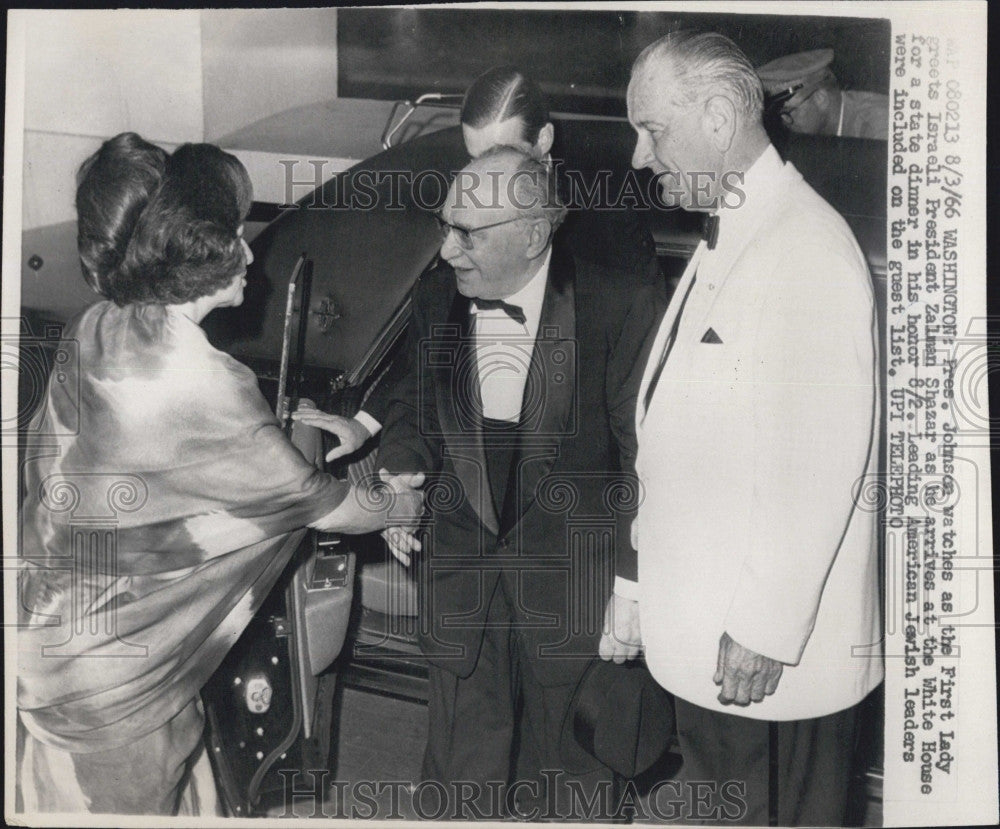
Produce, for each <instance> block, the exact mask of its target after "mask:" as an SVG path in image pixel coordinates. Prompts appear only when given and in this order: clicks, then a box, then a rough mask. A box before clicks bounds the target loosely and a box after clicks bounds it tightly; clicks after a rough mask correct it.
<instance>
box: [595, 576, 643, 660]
mask: <svg viewBox="0 0 1000 829" xmlns="http://www.w3.org/2000/svg"><path fill="white" fill-rule="evenodd" d="M641 649H642V636H641V634H640V632H639V603H638V602H636V601H633V600H632V599H626V598H623V597H622V596H616V595H615V594H614V593H612V594H611V598H610V599H608V606H607V607H606V608H605V610H604V630H603V632H602V633H601V643H600V644H599V645H598V646H597V652H598V654H600V657H601V659H604V660H608V659H610V660H611V661H612V662H615V663H616V664H618V665H621V664H622V663H623V662H624V661H625V660H627V659H635V658H636V657H637V656H638V655H639V651H640V650H641Z"/></svg>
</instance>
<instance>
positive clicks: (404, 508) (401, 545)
mask: <svg viewBox="0 0 1000 829" xmlns="http://www.w3.org/2000/svg"><path fill="white" fill-rule="evenodd" d="M378 475H379V478H380V479H381V480H382V481H383V482H384V483H387V484H388V485H389V486H390V487H392V491H393V492H394V493H395V495H396V502H395V504H393V507H392V509H391V510H390V511H389V522H388V524H389V525H388V526H387V527H386V529H384V530H383V531H382V538H384V539H385V543H386V544H387V545H388V547H389V550H390V551H391V552H392V554H393V555H394V556H395V557H396V559H397V560H398V561H399V563H400V564H402V565H403V566H404V567H409V566H410V554H411V553H415V552H419V551H420V546H421V545H420V540H419V539H418V538H417V537H416V535H414V532H415V531H416V528H417V524H418V522H419V521H420V516H421V515H422V514H423V511H424V493H423V492H421V491H420V490H419V489H417V487H420V486H422V485H423V483H424V475H423V473H422V472H417V473H416V474H412V475H405V474H404V475H390V474H389V472H388V470H386V469H380V470H379V471H378Z"/></svg>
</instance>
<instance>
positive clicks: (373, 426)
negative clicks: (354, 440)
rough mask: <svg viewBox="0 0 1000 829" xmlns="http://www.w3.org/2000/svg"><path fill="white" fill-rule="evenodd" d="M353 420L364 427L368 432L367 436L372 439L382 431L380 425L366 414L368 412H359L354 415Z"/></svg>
mask: <svg viewBox="0 0 1000 829" xmlns="http://www.w3.org/2000/svg"><path fill="white" fill-rule="evenodd" d="M354 419H355V420H356V421H358V423H360V424H361V425H362V426H364V427H365V428H366V429H367V430H368V434H370V435H371V436H372V437H375V435H377V434H378V433H379V432H381V431H382V424H381V423H379V422H378V421H377V420H376V419H375V418H374V417H372V416H371V415H370V414H368V412H365V411H360V412H358V413H357V414H356V415H354Z"/></svg>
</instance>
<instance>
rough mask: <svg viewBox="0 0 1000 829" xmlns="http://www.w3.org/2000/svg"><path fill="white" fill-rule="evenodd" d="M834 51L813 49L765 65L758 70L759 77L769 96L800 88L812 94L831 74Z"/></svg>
mask: <svg viewBox="0 0 1000 829" xmlns="http://www.w3.org/2000/svg"><path fill="white" fill-rule="evenodd" d="M831 63H833V49H812V50H811V51H808V52H796V53H795V54H794V55H785V56H784V57H780V58H777V59H776V60H772V61H770V62H769V63H765V64H764V65H763V66H761V67H759V68H758V69H757V76H758V77H759V78H760V81H761V83H762V84H764V91H765V92H766V93H767V94H768V95H777V94H779V93H781V92H784V91H785V90H788V89H791V88H792V87H795V86H798V87H801V88H803V91H805V90H806V89H808V90H809V91H810V92H811V91H812V89H815V88H816V86H818V85H819V83H820V82H821V81H822V80H823V79H824V78H826V77H827V76H828V75H829V74H830V69H829V66H830V64H831Z"/></svg>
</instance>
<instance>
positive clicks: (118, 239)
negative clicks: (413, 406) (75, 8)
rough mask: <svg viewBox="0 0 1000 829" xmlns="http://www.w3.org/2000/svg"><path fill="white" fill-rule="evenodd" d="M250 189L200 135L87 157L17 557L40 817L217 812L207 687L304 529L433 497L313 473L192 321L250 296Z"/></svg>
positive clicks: (24, 763) (361, 528)
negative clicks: (246, 234) (69, 281)
mask: <svg viewBox="0 0 1000 829" xmlns="http://www.w3.org/2000/svg"><path fill="white" fill-rule="evenodd" d="M251 199H252V189H251V185H250V180H249V178H248V176H247V173H246V170H245V169H244V168H243V165H242V164H240V162H239V161H238V160H237V159H236V158H235V157H233V156H232V155H229V154H228V153H225V152H223V151H222V150H220V149H219V148H217V147H214V146H211V145H208V144H188V145H184V146H182V147H180V148H179V149H177V150H176V151H175V152H174V153H173V154H172V155H167V153H165V152H164V151H163V150H161V149H159V148H158V147H155V146H154V145H152V144H150V143H148V142H146V141H144V140H143V139H142V138H140V137H139V136H137V135H135V134H134V133H124V134H122V135H119V136H116V137H115V138H112V139H110V140H108V141H106V142H105V143H104V145H103V146H102V147H101V148H100V150H98V152H97V153H95V155H94V156H93V157H91V158H90V159H88V160H87V161H86V162H85V163H84V164H83V166H82V168H81V171H80V175H79V177H78V187H77V196H76V205H77V212H78V220H79V233H78V246H79V253H80V262H81V265H82V268H83V274H84V277H85V279H86V280H87V282H88V284H89V285H90V286H91V287H92V288H93V289H94V290H95V291H96V292H98V293H99V294H100V295H101V296H102V297H103V298H104V299H103V300H101V301H98V302H96V303H95V304H94V305H92V306H90V307H89V308H87V309H86V310H85V311H84V312H83V313H82V314H81V315H80V316H79V317H78V318H76V319H75V320H74V321H72V322H71V323H70V324H69V325H68V326H67V328H66V330H65V332H64V336H63V343H62V348H61V351H62V352H63V353H66V354H74V355H75V357H74V358H73V359H71V360H67V361H65V362H63V363H61V364H60V365H59V366H58V367H57V369H56V370H55V371H54V372H53V377H52V378H50V381H49V387H48V389H47V391H46V398H45V401H44V405H43V406H41V407H40V410H39V412H38V414H37V415H36V417H35V419H34V420H33V422H32V424H31V426H30V428H29V430H28V434H29V435H30V439H29V444H28V446H27V448H26V451H25V473H24V477H25V498H24V503H23V505H22V510H21V516H20V517H21V545H20V551H19V552H20V567H19V572H18V591H19V598H20V602H19V608H18V631H17V645H18V647H17V653H18V657H17V658H18V686H17V706H18V752H17V760H18V768H17V783H18V786H17V788H18V796H19V797H20V798H21V802H22V804H23V806H24V809H25V811H28V812H97V813H109V814H163V815H173V814H215V813H218V807H217V803H218V801H217V799H216V793H215V785H214V781H213V778H212V773H211V768H210V765H209V761H208V758H207V755H206V754H205V750H204V745H203V730H204V711H203V708H202V705H201V702H200V699H199V692H200V690H201V688H202V686H203V685H204V684H205V682H206V681H207V680H208V679H209V677H210V676H211V675H212V674H213V673H214V672H215V670H216V669H217V668H218V666H219V664H220V663H221V661H222V659H223V657H224V656H225V654H226V652H227V651H228V650H229V648H230V647H231V646H232V644H233V643H234V642H236V640H237V639H238V638H239V636H240V633H241V632H242V631H243V629H244V628H245V626H246V624H247V623H248V622H249V621H250V619H251V618H252V617H253V615H254V613H255V612H256V610H257V608H258V607H259V606H260V604H261V602H262V601H263V600H264V598H265V597H266V596H267V595H268V593H269V592H270V590H271V588H272V586H273V585H274V584H275V582H276V581H277V579H278V577H279V575H280V574H281V572H282V570H283V569H284V567H285V565H286V564H287V562H288V560H289V558H290V557H291V552H292V546H291V545H289V544H285V543H284V542H285V541H286V539H287V537H288V534H289V533H290V532H292V531H294V530H296V529H299V528H302V527H305V526H312V527H316V528H319V529H323V530H331V531H339V532H353V533H363V532H371V531H374V530H380V529H382V528H384V527H385V524H386V519H387V510H388V508H389V506H391V505H393V503H394V504H395V507H396V508H397V509H403V510H406V511H408V512H409V513H413V512H417V513H419V510H420V502H421V496H420V494H419V493H418V492H416V491H415V490H414V489H413V488H412V487H416V486H419V485H420V483H421V482H422V479H421V478H420V476H397V477H387V478H386V482H387V484H388V486H389V487H391V489H392V490H393V492H394V494H395V498H385V497H381V498H380V497H379V496H378V495H376V494H373V493H371V492H367V491H365V492H357V491H354V488H353V487H351V486H349V485H348V484H347V483H346V482H342V481H339V480H336V479H335V478H333V477H332V476H330V475H328V474H325V473H322V472H319V471H318V470H317V469H316V468H315V467H314V466H313V465H312V464H311V463H309V462H307V461H306V459H305V458H304V457H303V456H302V454H301V453H300V452H299V451H298V449H296V448H295V447H294V446H293V445H292V443H291V442H290V441H289V440H288V438H287V437H286V436H285V434H284V432H283V431H282V430H281V428H280V426H279V423H278V421H277V419H276V418H275V416H274V415H273V413H272V412H271V411H270V409H269V407H268V404H267V403H266V401H265V400H264V398H263V396H262V395H261V393H260V390H259V388H258V385H257V378H256V377H255V375H254V374H253V372H251V371H250V369H248V368H247V367H246V366H244V365H242V364H241V363H239V362H238V361H236V360H235V359H233V358H232V357H230V356H229V355H228V354H225V353H223V352H221V351H218V350H216V349H215V348H213V347H212V346H211V345H210V344H209V342H208V340H207V338H206V336H205V334H204V332H203V330H202V328H201V326H200V324H199V323H200V322H201V320H202V319H204V317H205V316H206V315H207V314H208V313H209V312H211V311H212V310H213V309H214V308H218V307H224V306H235V305H239V304H240V303H241V302H242V301H243V287H244V285H245V284H246V268H247V264H248V263H249V262H251V261H252V259H253V257H252V254H251V252H250V249H249V247H248V246H247V244H246V243H245V242H244V240H243V238H242V232H243V221H244V218H245V217H246V214H247V212H248V210H249V208H250V203H251Z"/></svg>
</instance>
